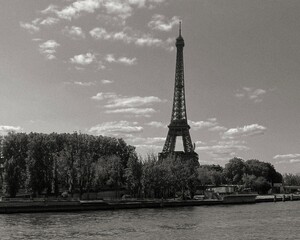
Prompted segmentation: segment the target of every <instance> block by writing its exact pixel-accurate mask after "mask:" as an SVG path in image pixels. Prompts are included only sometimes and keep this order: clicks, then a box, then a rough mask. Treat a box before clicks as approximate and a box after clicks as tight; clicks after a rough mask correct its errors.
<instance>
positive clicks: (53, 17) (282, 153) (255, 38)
mask: <svg viewBox="0 0 300 240" xmlns="http://www.w3.org/2000/svg"><path fill="white" fill-rule="evenodd" d="M299 11H300V1H298V0H285V1H282V0H251V1H249V0H226V1H224V0H75V1H71V0H26V1H24V0H9V1H1V3H0V29H1V37H0V83H1V85H0V108H1V111H0V133H1V134H5V133H6V132H8V131H11V130H14V131H17V132H31V131H34V132H45V133H50V132H53V131H54V132H73V131H80V132H82V133H88V134H95V135H99V134H101V135H107V136H116V137H123V138H125V140H126V141H127V142H128V143H129V144H132V145H134V146H136V147H137V151H138V152H139V153H140V154H142V155H143V154H145V153H149V152H159V151H161V149H162V147H163V143H164V139H165V137H166V135H167V128H166V125H168V124H169V122H170V117H171V108H172V96H173V89H174V75H175V57H176V48H175V45H174V43H175V38H176V37H177V35H178V21H179V19H181V20H182V21H183V30H182V32H183V37H184V39H185V43H186V46H185V48H184V61H185V84H186V99H187V111H188V112H187V115H188V118H189V123H190V126H191V136H192V140H193V141H194V142H195V143H196V151H197V153H198V154H199V157H200V164H212V163H214V164H220V165H224V164H225V163H226V162H227V161H228V160H229V159H230V158H232V157H234V156H237V157H241V158H243V159H245V160H247V159H252V158H256V159H259V160H262V161H268V162H271V163H272V164H274V165H275V167H276V169H277V170H279V171H281V172H293V173H295V172H300V149H299V146H300V141H299V139H300V124H299V120H300V111H299V110H300V107H299V102H300V95H299V90H300V67H299V63H300V47H299V43H300V32H299V31H300V14H299ZM179 149H180V146H179Z"/></svg>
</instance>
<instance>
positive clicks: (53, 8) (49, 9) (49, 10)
mask: <svg viewBox="0 0 300 240" xmlns="http://www.w3.org/2000/svg"><path fill="white" fill-rule="evenodd" d="M57 9H58V6H56V5H53V4H51V5H49V6H48V7H47V8H45V9H44V10H42V11H41V13H42V14H49V13H55V12H56V11H57Z"/></svg>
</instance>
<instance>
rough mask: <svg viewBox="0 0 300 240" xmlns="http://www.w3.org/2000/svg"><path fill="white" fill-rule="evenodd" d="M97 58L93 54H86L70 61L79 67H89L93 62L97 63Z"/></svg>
mask: <svg viewBox="0 0 300 240" xmlns="http://www.w3.org/2000/svg"><path fill="white" fill-rule="evenodd" d="M95 59H96V57H95V55H94V54H92V53H86V54H79V55H76V56H74V57H72V58H70V61H71V62H72V63H75V64H79V65H89V64H91V63H92V62H93V61H95Z"/></svg>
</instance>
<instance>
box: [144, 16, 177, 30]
mask: <svg viewBox="0 0 300 240" xmlns="http://www.w3.org/2000/svg"><path fill="white" fill-rule="evenodd" d="M178 23H179V17H177V16H174V17H172V18H171V19H170V20H167V19H166V17H165V16H163V15H160V14H155V15H153V16H152V19H151V21H150V22H149V23H148V26H149V27H150V28H151V29H154V30H159V31H164V32H167V31H171V30H172V28H173V27H174V26H175V25H177V24H178Z"/></svg>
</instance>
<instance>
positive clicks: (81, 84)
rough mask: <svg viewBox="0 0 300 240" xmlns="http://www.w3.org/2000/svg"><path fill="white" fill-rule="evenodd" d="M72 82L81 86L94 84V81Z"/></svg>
mask: <svg viewBox="0 0 300 240" xmlns="http://www.w3.org/2000/svg"><path fill="white" fill-rule="evenodd" d="M74 84H75V85H79V86H83V87H90V86H94V85H95V82H74Z"/></svg>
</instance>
